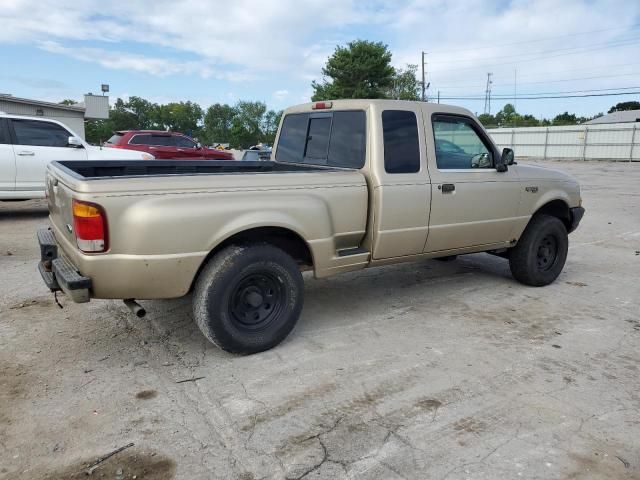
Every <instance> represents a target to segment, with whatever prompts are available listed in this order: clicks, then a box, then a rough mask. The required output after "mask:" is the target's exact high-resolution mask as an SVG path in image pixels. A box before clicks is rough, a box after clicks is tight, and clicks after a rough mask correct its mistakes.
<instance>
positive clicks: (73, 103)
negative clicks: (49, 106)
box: [58, 98, 78, 105]
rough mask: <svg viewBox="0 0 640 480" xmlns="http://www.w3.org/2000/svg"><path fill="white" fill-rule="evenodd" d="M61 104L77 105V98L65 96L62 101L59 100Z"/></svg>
mask: <svg viewBox="0 0 640 480" xmlns="http://www.w3.org/2000/svg"><path fill="white" fill-rule="evenodd" d="M58 103H59V104H60V105H75V104H76V103H78V102H76V101H75V100H71V99H70V98H65V99H64V100H62V101H61V102H58Z"/></svg>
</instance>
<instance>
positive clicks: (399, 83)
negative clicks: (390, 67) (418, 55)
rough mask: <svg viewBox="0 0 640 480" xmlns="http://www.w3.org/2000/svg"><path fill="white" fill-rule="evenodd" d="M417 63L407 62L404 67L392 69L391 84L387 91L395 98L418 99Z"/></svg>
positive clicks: (388, 94) (389, 96)
mask: <svg viewBox="0 0 640 480" xmlns="http://www.w3.org/2000/svg"><path fill="white" fill-rule="evenodd" d="M417 71H418V65H411V64H407V66H406V68H404V69H402V68H397V69H395V71H394V76H393V84H392V86H391V89H390V90H389V92H388V93H387V96H388V98H393V99H395V100H420V82H418V79H417V78H416V72H417Z"/></svg>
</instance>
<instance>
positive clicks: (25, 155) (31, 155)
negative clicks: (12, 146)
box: [18, 150, 35, 157]
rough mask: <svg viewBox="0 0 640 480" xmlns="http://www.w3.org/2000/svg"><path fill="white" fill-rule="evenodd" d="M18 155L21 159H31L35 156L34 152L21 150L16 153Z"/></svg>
mask: <svg viewBox="0 0 640 480" xmlns="http://www.w3.org/2000/svg"><path fill="white" fill-rule="evenodd" d="M18 155H20V156H21V157H33V156H34V155H35V152H29V151H26V150H22V151H21V152H18Z"/></svg>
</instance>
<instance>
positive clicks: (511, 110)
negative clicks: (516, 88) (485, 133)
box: [496, 103, 516, 127]
mask: <svg viewBox="0 0 640 480" xmlns="http://www.w3.org/2000/svg"><path fill="white" fill-rule="evenodd" d="M515 115H516V109H515V107H514V106H513V105H512V104H510V103H507V104H506V105H505V106H504V107H502V110H500V111H499V112H498V113H496V123H497V124H498V125H499V126H501V127H507V126H511V125H513V124H514V120H515Z"/></svg>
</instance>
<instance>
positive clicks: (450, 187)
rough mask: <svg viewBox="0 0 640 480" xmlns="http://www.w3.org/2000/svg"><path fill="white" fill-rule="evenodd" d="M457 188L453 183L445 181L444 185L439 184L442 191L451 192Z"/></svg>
mask: <svg viewBox="0 0 640 480" xmlns="http://www.w3.org/2000/svg"><path fill="white" fill-rule="evenodd" d="M455 189H456V186H455V185H454V184H453V183H443V184H442V185H438V190H442V193H451V192H453V191H454V190H455Z"/></svg>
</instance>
